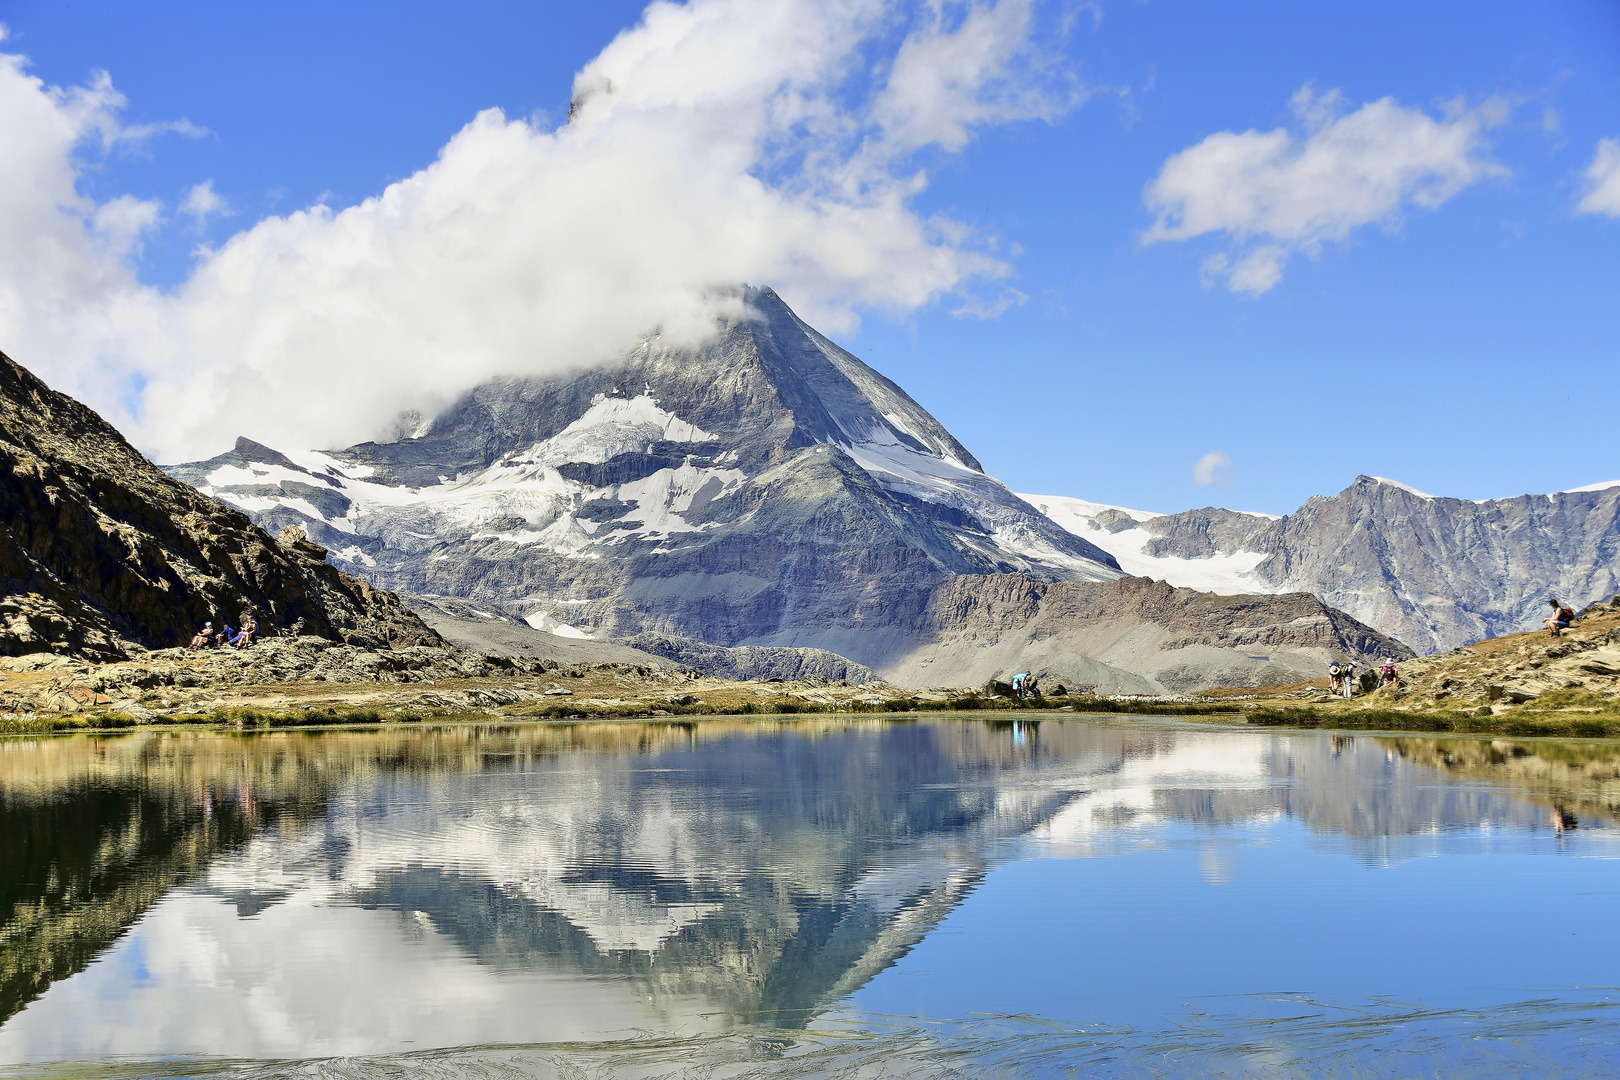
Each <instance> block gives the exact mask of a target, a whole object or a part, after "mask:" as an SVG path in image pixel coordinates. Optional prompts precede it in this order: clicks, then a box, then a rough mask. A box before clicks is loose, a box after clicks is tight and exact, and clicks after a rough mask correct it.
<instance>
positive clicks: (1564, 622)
mask: <svg viewBox="0 0 1620 1080" xmlns="http://www.w3.org/2000/svg"><path fill="white" fill-rule="evenodd" d="M1547 603H1548V604H1549V605H1550V606H1551V607H1552V609H1553V616H1552V618H1550V619H1543V620H1541V625H1542V626H1545V627H1546V628H1547V630H1548V632H1549V633H1551V634H1552V636H1553V637H1557V636H1558V631H1560V630H1567V629H1569V624H1570V623H1572V622H1574V621H1575V612H1574V611H1572V610H1571V609H1570V608H1569V607H1568V606H1567V605H1564V604H1560V603H1559V602H1558V598H1557V597H1556V596H1554V597H1552V598H1550V599H1549V600H1548V601H1547Z"/></svg>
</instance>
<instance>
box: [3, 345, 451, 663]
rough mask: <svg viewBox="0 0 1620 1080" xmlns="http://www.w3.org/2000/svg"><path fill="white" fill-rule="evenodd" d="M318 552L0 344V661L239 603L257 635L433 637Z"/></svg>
mask: <svg viewBox="0 0 1620 1080" xmlns="http://www.w3.org/2000/svg"><path fill="white" fill-rule="evenodd" d="M325 557H326V551H325V549H324V548H322V547H320V546H319V545H316V544H313V543H310V542H309V541H308V539H307V537H305V536H304V534H303V533H302V532H301V531H299V530H292V531H290V532H288V533H286V534H284V537H283V542H281V543H278V542H277V541H276V540H274V539H272V538H271V537H270V536H269V535H268V534H266V533H265V532H264V530H263V529H260V528H258V527H257V526H255V525H254V524H253V523H252V522H251V521H249V520H248V517H247V515H245V514H243V513H241V512H240V511H237V510H233V509H231V508H229V507H226V506H224V505H222V504H220V503H218V502H216V501H214V500H213V499H210V498H208V497H207V496H205V495H202V494H201V493H199V492H198V491H196V490H195V489H194V488H192V487H189V486H188V485H186V484H183V483H180V482H178V481H176V480H174V479H173V478H171V477H169V476H168V475H166V474H165V473H164V472H163V471H162V470H161V469H159V468H158V467H157V466H155V465H153V464H152V463H151V462H149V461H147V460H146V458H145V457H143V456H142V455H141V454H140V453H139V452H138V451H137V450H136V449H135V448H134V447H132V446H131V445H130V444H129V443H128V442H127V441H125V439H124V438H123V436H121V435H119V434H118V432H117V431H116V430H114V429H113V428H112V426H111V425H109V424H108V423H106V421H104V420H102V419H101V417H100V416H98V415H97V414H96V413H95V412H94V411H93V410H91V409H89V408H87V407H86V406H84V405H82V404H80V403H79V402H77V401H75V400H73V399H72V398H69V397H67V396H65V395H63V394H59V393H57V392H56V391H54V390H52V389H50V387H48V386H46V385H45V384H44V383H43V382H42V381H40V380H39V379H38V378H36V377H35V376H34V375H32V374H31V373H30V372H28V371H27V370H25V369H24V368H22V367H20V366H19V365H18V364H16V363H15V362H14V361H12V360H11V359H10V358H9V357H6V356H4V355H3V354H0V655H20V654H25V653H32V652H45V651H53V650H54V651H59V652H69V653H78V654H83V655H86V656H92V657H97V658H101V659H109V658H117V657H122V656H125V655H127V654H128V652H129V650H130V649H131V648H132V647H139V648H163V647H166V646H172V645H176V644H183V643H184V642H185V641H187V640H188V639H189V638H190V637H191V635H192V634H193V633H194V632H195V631H196V628H197V627H198V626H200V625H201V624H202V623H203V622H204V621H205V620H213V621H214V622H215V623H216V624H219V623H221V622H223V621H226V620H229V621H231V622H233V623H234V622H235V621H236V617H237V614H238V613H239V612H240V611H242V610H243V609H244V608H252V609H254V610H255V611H257V612H258V615H259V621H260V624H261V626H262V627H263V629H264V631H265V632H266V633H274V632H275V629H276V627H278V626H284V625H288V624H290V623H292V622H294V621H295V620H298V619H303V620H304V628H305V633H308V634H312V635H316V636H319V637H325V638H329V639H339V638H341V639H343V640H346V641H350V642H352V643H354V644H357V645H365V646H375V645H388V644H394V645H418V644H420V645H437V644H442V642H440V640H439V638H438V635H437V634H435V633H434V632H433V631H432V630H430V629H428V628H427V626H425V625H424V624H423V623H422V622H421V620H420V619H418V618H416V616H414V615H412V614H411V613H410V612H409V611H407V610H406V609H405V608H404V607H403V605H401V604H400V603H399V601H398V599H397V598H395V597H393V596H392V595H390V594H388V593H385V592H382V591H381V590H379V589H376V588H375V587H373V586H372V585H371V584H370V583H369V582H364V581H360V580H358V579H356V578H353V577H350V576H349V575H347V574H344V573H342V572H341V571H339V570H338V569H337V568H336V567H334V566H332V565H331V564H329V563H328V562H326V561H325Z"/></svg>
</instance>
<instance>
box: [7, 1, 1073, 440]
mask: <svg viewBox="0 0 1620 1080" xmlns="http://www.w3.org/2000/svg"><path fill="white" fill-rule="evenodd" d="M942 11H944V12H950V13H951V14H950V15H949V16H948V17H947V16H945V15H942V14H941V12H942ZM1038 33H1039V31H1038V30H1037V28H1036V21H1035V19H1034V18H1033V16H1032V14H1031V8H1030V4H1029V0H1003V2H1002V3H999V4H995V5H991V4H988V3H984V4H970V5H961V6H943V7H942V6H940V5H935V4H932V3H928V2H927V0H919V2H918V3H917V4H916V5H915V6H914V7H912V8H908V9H903V10H897V9H896V8H895V7H894V6H893V5H892V4H891V3H888V2H886V0H692V2H691V3H688V4H684V5H677V4H673V3H667V2H656V3H653V4H652V5H651V6H649V7H648V8H647V9H646V11H645V13H644V14H643V17H642V20H641V22H640V23H639V24H638V25H637V26H636V27H634V28H632V29H630V30H627V31H625V32H624V33H622V34H620V35H619V36H618V37H617V38H615V39H614V40H613V41H612V42H611V43H610V44H609V45H608V46H607V47H606V48H605V49H604V50H603V51H602V52H601V53H600V54H599V55H598V56H597V57H596V58H595V59H594V60H592V61H591V62H590V63H589V64H587V65H586V66H585V67H584V69H583V70H582V71H581V72H580V73H579V75H578V76H577V78H576V80H575V92H574V101H573V105H572V108H571V120H570V121H569V122H568V123H567V124H565V125H564V126H563V127H561V128H558V129H556V130H545V129H542V128H539V127H537V126H535V125H534V124H531V123H529V122H525V121H523V120H513V119H509V118H508V117H506V116H504V115H503V114H502V113H500V112H499V111H497V110H490V111H487V112H484V113H481V114H479V115H478V116H477V117H475V118H473V120H472V121H471V122H470V123H469V124H468V125H467V126H466V127H465V128H464V129H462V130H461V131H460V132H458V133H456V134H455V135H454V137H453V138H451V139H450V140H449V142H448V143H447V144H446V145H445V146H444V148H443V149H442V150H441V151H440V153H439V156H438V158H437V160H435V161H434V162H433V163H432V164H430V165H428V166H427V167H426V168H424V169H422V170H421V171H420V172H418V173H416V174H415V175H413V176H410V177H408V178H407V179H405V180H402V181H400V182H398V183H395V184H392V185H390V186H389V187H388V188H387V189H386V190H384V191H383V192H382V193H381V194H380V195H378V196H376V197H374V198H371V199H368V200H366V201H365V202H363V203H361V204H359V205H357V206H353V207H349V208H347V209H344V210H341V211H339V210H334V209H331V208H329V207H327V206H324V205H317V206H313V207H310V208H308V209H305V210H301V211H299V212H296V213H291V214H287V215H285V216H281V217H272V218H267V219H265V220H263V221H260V222H258V223H257V224H256V225H254V226H252V227H251V228H248V229H246V230H244V231H242V232H240V233H238V234H237V235H235V236H233V237H231V238H230V239H229V240H228V241H226V242H225V243H223V244H221V245H220V246H219V247H218V248H217V249H215V250H203V251H201V252H200V254H199V261H198V264H197V266H196V268H195V271H194V273H193V275H192V277H191V278H190V279H189V280H188V281H187V282H186V283H185V284H184V285H183V286H182V287H180V288H179V289H177V290H175V291H174V292H173V293H171V294H159V293H158V292H157V291H155V290H152V289H149V288H146V287H144V286H142V285H141V284H140V283H139V282H138V281H137V280H136V279H135V276H134V274H133V273H132V272H131V271H130V270H129V268H128V264H127V257H128V256H129V255H130V254H131V253H133V252H134V251H135V250H136V244H137V243H138V239H139V235H140V229H141V228H148V227H150V224H151V222H152V221H155V220H156V207H155V205H153V206H152V209H151V216H150V218H149V219H148V220H147V221H146V222H145V224H141V223H140V221H139V220H138V215H135V214H134V213H133V211H132V209H130V208H126V209H127V210H130V212H127V213H125V214H124V215H123V217H122V219H121V220H122V221H123V223H124V224H123V228H122V230H121V231H120V230H119V229H115V228H113V227H112V226H113V224H114V223H112V222H106V223H100V222H98V215H99V214H100V208H98V207H97V206H95V205H94V204H93V203H91V202H90V201H89V200H87V199H85V198H84V197H83V196H81V195H79V194H78V193H77V191H76V187H75V184H76V180H77V173H76V169H75V165H74V163H73V153H74V151H75V148H77V147H80V146H82V145H84V144H87V143H94V142H95V141H96V139H97V138H98V137H99V138H100V139H101V141H102V143H103V145H109V143H108V142H107V140H108V138H109V136H108V135H107V133H108V132H113V133H114V135H113V137H112V138H113V141H114V142H116V141H118V139H123V138H126V137H130V136H129V135H128V133H129V132H130V131H131V130H132V129H127V128H121V127H119V126H118V125H117V111H118V108H119V107H120V106H121V104H122V99H121V98H120V97H119V96H118V95H117V93H116V91H114V90H113V89H112V84H111V82H110V81H107V80H105V79H98V80H97V81H96V82H94V83H93V84H92V85H91V86H90V87H88V88H84V89H80V90H72V91H61V90H57V89H54V88H48V87H45V86H44V85H43V84H42V83H41V82H40V81H39V80H38V79H34V78H31V77H29V76H27V75H26V74H25V73H24V61H23V60H22V59H21V58H19V57H15V56H12V57H5V58H4V59H3V60H0V155H3V157H0V159H3V160H6V161H7V169H6V170H5V173H4V176H3V177H0V239H3V240H5V241H7V250H8V251H13V252H16V251H25V252H33V253H35V254H34V255H33V256H32V257H33V258H34V259H40V260H44V261H45V262H46V263H51V261H52V260H54V264H53V265H50V266H46V267H45V271H46V272H44V273H36V272H34V268H33V265H31V263H30V260H29V259H28V258H23V259H17V258H14V259H10V260H7V262H6V263H5V264H3V265H0V347H3V348H5V349H6V351H7V352H8V353H11V354H12V355H13V356H14V357H15V358H16V359H17V360H19V361H20V362H22V363H24V364H27V365H28V366H30V367H32V368H34V369H35V370H36V371H39V372H40V374H41V375H43V376H44V377H46V378H47V379H49V380H50V381H51V382H52V383H53V384H54V385H57V386H59V387H60V388H62V389H64V390H67V391H68V392H70V393H74V394H76V395H78V396H81V397H83V398H85V399H86V400H88V401H89V402H90V403H91V404H92V405H94V406H96V407H97V408H98V409H100V410H102V411H103V413H104V414H106V415H107V416H108V417H109V419H111V420H113V421H114V422H115V423H118V424H119V425H120V426H121V427H124V428H125V429H126V430H127V431H128V432H129V433H130V434H131V436H132V437H133V438H134V440H135V441H136V442H137V443H138V444H139V445H141V446H142V448H143V449H145V450H147V451H148V452H149V453H152V454H153V455H154V456H155V457H157V458H158V459H160V460H179V459H183V458H189V457H196V456H200V455H203V454H208V453H214V452H217V451H218V450H219V449H221V448H222V447H224V446H226V445H229V443H230V441H231V440H232V438H233V437H234V436H235V435H236V434H239V433H240V434H247V435H250V436H252V437H254V438H257V439H261V440H262V441H265V442H268V443H270V444H272V445H283V446H330V445H342V444H345V443H347V442H351V441H354V440H356V439H360V438H368V437H373V436H376V435H378V434H381V433H383V432H385V431H387V430H388V428H389V426H390V424H391V421H392V420H393V419H394V417H396V416H397V414H399V413H400V412H401V411H402V410H405V409H408V408H412V407H416V408H421V409H423V410H424V411H432V410H434V409H436V408H438V407H440V406H442V405H444V404H446V403H448V402H449V401H450V400H452V399H453V398H454V397H455V396H456V395H457V394H458V393H459V392H461V391H462V390H464V389H465V388H467V387H469V386H471V385H474V384H475V383H477V382H479V381H482V380H483V379H485V378H488V377H489V376H491V375H494V374H500V373H528V372H546V371H560V370H567V369H569V368H572V367H578V366H582V365H586V364H589V363H593V362H597V361H600V360H602V359H604V358H606V357H609V356H611V355H615V354H617V353H618V352H620V351H621V350H622V349H623V348H625V347H626V346H627V345H629V344H631V343H632V342H633V340H634V339H635V337H636V336H637V335H638V334H641V333H644V332H646V331H647V330H648V329H650V328H653V327H661V328H662V329H663V331H664V332H665V333H666V334H669V335H672V336H675V337H678V338H684V339H687V340H697V339H699V338H701V337H702V336H703V335H705V334H707V333H709V332H710V331H711V329H712V327H713V323H714V318H715V316H716V315H717V314H719V313H721V312H723V311H726V310H730V306H731V305H734V304H735V303H736V301H735V300H734V299H728V294H727V293H726V290H727V289H728V288H729V287H730V286H733V285H735V284H737V283H739V282H744V281H747V282H752V283H754V284H771V285H775V286H776V287H777V288H778V289H779V291H781V292H782V293H783V295H784V297H785V298H787V299H788V300H789V302H790V303H793V304H795V306H797V307H798V308H799V309H800V310H801V312H802V313H803V314H805V315H806V316H807V317H808V318H810V319H811V320H812V321H813V322H815V323H817V324H818V325H821V326H824V327H825V328H827V329H829V330H835V331H836V330H847V329H848V328H850V327H851V326H852V325H853V324H854V322H855V318H856V315H855V308H856V307H857V305H858V306H862V307H870V308H879V309H889V310H894V311H906V310H911V309H914V308H916V307H918V306H920V305H923V304H927V303H929V302H931V301H932V300H934V299H936V298H938V297H940V296H942V295H946V294H956V295H958V296H959V297H960V298H961V301H962V303H961V308H962V310H963V312H964V313H969V314H976V313H979V312H981V311H992V310H994V309H995V307H996V306H997V304H999V303H1001V302H1002V301H997V300H993V299H990V300H986V299H979V298H977V296H976V292H975V287H974V283H975V282H984V281H987V280H992V279H996V278H1000V277H1004V276H1005V275H1006V274H1007V272H1008V267H1007V265H1006V264H1005V262H1004V261H1002V260H1000V259H998V258H996V257H994V256H993V255H992V254H991V253H990V251H989V247H988V244H987V243H985V242H982V241H980V240H978V239H976V238H975V236H974V234H973V232H972V230H970V229H968V228H966V227H965V226H963V225H961V224H960V223H957V222H952V221H948V220H943V219H937V218H929V217H924V216H922V215H920V214H918V213H917V212H916V211H915V210H914V209H913V208H912V200H913V198H914V197H915V196H916V195H917V193H918V192H919V191H921V190H922V189H923V188H924V187H925V186H926V184H927V179H928V178H927V174H926V172H925V171H923V169H922V168H921V166H920V165H919V164H918V159H917V157H916V154H917V152H918V151H921V150H927V149H931V148H932V149H936V150H947V151H948V150H954V149H957V148H960V147H961V146H962V145H963V144H964V143H965V142H966V141H967V140H968V139H969V138H970V137H971V132H972V130H973V129H974V128H975V127H977V126H980V125H984V124H991V123H998V122H1005V121H1009V120H1016V119H1022V118H1030V117H1050V116H1055V115H1057V114H1058V113H1060V112H1062V111H1063V110H1065V109H1067V108H1070V107H1072V106H1073V105H1074V104H1075V103H1076V102H1078V101H1079V100H1080V97H1081V96H1082V92H1081V91H1080V90H1079V89H1078V88H1077V87H1076V86H1074V85H1072V84H1071V83H1069V82H1068V81H1066V80H1065V79H1064V78H1063V77H1062V74H1061V72H1060V71H1058V70H1057V69H1055V68H1054V67H1052V65H1051V64H1049V63H1048V62H1046V61H1045V60H1044V59H1043V58H1042V56H1041V54H1040V53H1039V50H1037V49H1036V48H1035V47H1034V46H1033V45H1032V44H1031V42H1032V40H1033V38H1034V37H1036V36H1037V35H1038ZM200 188H201V191H200V192H199V189H198V188H194V189H192V190H191V192H190V193H189V194H188V196H187V197H186V199H185V201H184V202H183V203H182V206H181V209H182V212H193V213H194V216H195V214H196V213H202V212H212V211H211V210H210V206H212V204H211V203H210V197H211V198H212V199H218V196H217V195H215V194H214V193H213V191H212V187H211V186H210V185H206V184H205V185H201V186H200ZM218 209H219V207H218V206H212V210H215V211H217V210H218ZM135 225H140V228H134V226H135ZM132 228H133V231H131V230H132ZM995 294H999V295H1000V296H1002V298H1003V300H1005V299H1006V298H1008V297H1012V298H1013V299H1014V300H1016V294H1013V293H1007V292H1005V291H1004V290H1003V289H1001V288H997V289H996V290H995Z"/></svg>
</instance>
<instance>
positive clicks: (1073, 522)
mask: <svg viewBox="0 0 1620 1080" xmlns="http://www.w3.org/2000/svg"><path fill="white" fill-rule="evenodd" d="M1018 497H1019V498H1020V499H1023V500H1024V501H1025V502H1027V503H1029V504H1030V505H1031V506H1033V507H1035V508H1036V509H1037V510H1039V511H1041V513H1043V514H1045V515H1046V516H1047V517H1049V518H1051V519H1052V520H1053V521H1055V522H1057V523H1058V524H1059V525H1061V526H1063V528H1065V529H1067V530H1068V531H1069V532H1071V533H1073V534H1074V535H1076V536H1079V537H1081V538H1083V539H1086V540H1089V541H1091V542H1092V543H1093V544H1096V545H1097V546H1098V547H1100V548H1102V549H1103V550H1104V551H1106V552H1108V554H1110V555H1112V556H1113V557H1114V558H1115V559H1117V560H1118V561H1119V566H1120V569H1122V570H1124V571H1125V572H1126V573H1127V574H1129V575H1131V576H1132V577H1149V578H1153V579H1155V580H1158V581H1168V582H1169V583H1170V584H1172V585H1174V586H1176V587H1177V588H1182V589H1197V590H1199V591H1200V592H1212V593H1219V594H1220V595H1222V596H1236V595H1240V594H1242V593H1268V592H1276V591H1278V590H1277V589H1276V588H1275V587H1273V586H1271V585H1268V584H1267V583H1266V582H1264V581H1261V580H1260V579H1259V578H1258V577H1256V576H1255V575H1254V574H1253V573H1252V571H1253V570H1254V568H1255V567H1257V566H1259V565H1260V563H1261V562H1262V561H1264V560H1265V558H1266V553H1265V552H1263V551H1239V552H1234V553H1233V554H1231V555H1213V556H1211V557H1209V558H1207V559H1188V558H1183V557H1181V556H1179V555H1149V554H1147V553H1146V552H1145V551H1143V548H1145V547H1146V546H1147V544H1148V542H1149V541H1150V540H1153V539H1155V536H1154V534H1153V533H1151V532H1149V531H1148V530H1147V529H1143V528H1139V527H1132V528H1129V529H1122V530H1120V531H1119V532H1109V531H1108V530H1107V529H1106V528H1104V527H1103V526H1102V524H1101V523H1100V522H1098V521H1097V520H1096V519H1097V516H1098V515H1099V514H1102V513H1104V512H1105V511H1108V510H1118V511H1120V512H1121V513H1124V514H1127V515H1129V516H1130V518H1131V520H1132V521H1136V522H1146V521H1150V520H1152V519H1153V518H1156V517H1161V516H1163V515H1160V514H1152V513H1148V512H1147V511H1145V510H1131V509H1129V508H1127V507H1123V506H1109V505H1107V504H1105V503H1094V502H1087V501H1086V500H1085V499H1074V498H1070V497H1068V496H1064V495H1019V496H1018ZM1255 516H1256V517H1264V516H1269V515H1259V514H1257V515H1255Z"/></svg>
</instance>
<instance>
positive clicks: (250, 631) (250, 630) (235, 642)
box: [231, 611, 259, 649]
mask: <svg viewBox="0 0 1620 1080" xmlns="http://www.w3.org/2000/svg"><path fill="white" fill-rule="evenodd" d="M258 632H259V624H258V622H257V621H256V620H255V619H254V618H253V612H251V611H244V612H242V629H240V630H239V631H237V634H236V636H235V637H233V638H231V645H232V647H233V648H237V649H245V648H247V647H248V646H249V645H251V644H253V635H254V634H257V633H258Z"/></svg>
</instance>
